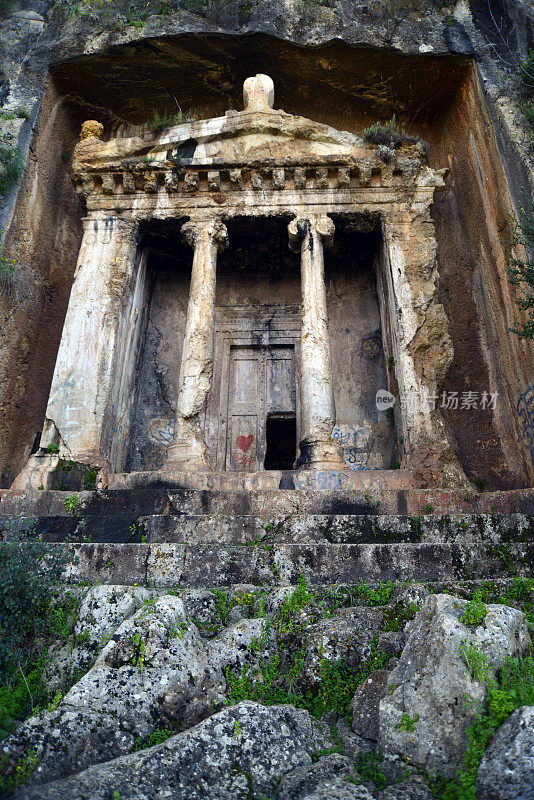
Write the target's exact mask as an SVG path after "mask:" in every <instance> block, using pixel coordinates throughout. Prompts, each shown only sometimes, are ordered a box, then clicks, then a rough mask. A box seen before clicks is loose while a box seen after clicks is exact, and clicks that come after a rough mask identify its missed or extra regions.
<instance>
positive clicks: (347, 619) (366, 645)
mask: <svg viewBox="0 0 534 800" xmlns="http://www.w3.org/2000/svg"><path fill="white" fill-rule="evenodd" d="M382 618H383V615H382V611H380V609H378V608H367V607H366V606H359V607H354V608H346V609H342V610H341V611H339V612H338V613H337V614H336V615H335V616H333V617H328V618H326V619H322V620H320V621H319V622H316V623H315V624H312V625H310V626H309V627H307V628H305V630H304V631H303V632H302V633H301V635H300V636H298V637H297V642H296V647H297V649H300V648H301V647H304V648H305V650H306V656H305V659H304V664H303V668H302V672H301V674H300V676H299V679H298V683H299V684H302V685H304V686H310V685H314V684H316V683H319V682H320V681H321V680H322V669H321V665H322V663H323V662H324V661H325V660H327V661H337V660H340V659H343V660H344V661H346V662H347V663H348V664H349V665H350V667H351V668H352V669H358V668H359V667H360V666H362V664H363V663H364V662H365V661H367V660H368V659H369V657H370V655H371V647H372V643H373V638H374V637H375V636H376V635H377V634H378V632H379V630H380V626H381V624H382Z"/></svg>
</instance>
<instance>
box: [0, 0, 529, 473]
mask: <svg viewBox="0 0 534 800" xmlns="http://www.w3.org/2000/svg"><path fill="white" fill-rule="evenodd" d="M166 8H167V11H168V12H169V13H165V14H162V13H153V14H151V15H150V14H149V12H150V11H151V10H153V11H154V12H157V11H158V10H160V11H161V9H160V5H159V4H157V3H154V5H153V7H152V6H150V4H149V6H148V10H147V7H146V6H143V9H141V7H139V9H137V7H135V4H129V3H126V2H122V3H121V2H116V3H111V2H110V3H107V2H106V3H101V4H96V3H88V4H85V3H80V4H78V5H75V4H73V3H63V2H59V3H56V4H55V5H52V4H51V3H48V2H45V1H44V0H35V1H34V2H32V1H31V0H23V1H22V2H16V3H14V4H13V5H12V6H11V9H10V13H9V16H8V17H7V19H5V20H4V21H3V22H2V23H1V24H0V42H1V47H2V49H1V53H0V78H1V80H2V88H1V90H0V96H1V102H2V103H3V109H4V111H6V110H7V111H12V112H14V113H13V114H5V115H4V116H6V117H9V116H13V117H14V118H13V119H7V118H6V119H3V120H0V127H1V130H2V132H3V134H4V135H5V136H6V137H7V140H8V141H9V143H10V144H11V145H12V146H15V145H17V144H18V146H19V147H20V149H21V151H22V154H23V155H24V158H25V162H26V169H25V173H24V176H23V178H22V180H21V181H20V182H19V183H18V184H17V185H15V186H14V187H13V189H12V190H11V191H10V192H8V193H6V194H5V195H4V196H2V197H0V200H1V201H2V202H1V204H0V229H1V230H2V231H3V235H4V237H5V241H6V247H7V251H6V252H9V253H10V254H12V256H13V258H15V260H17V262H18V263H22V264H25V265H27V266H28V268H29V269H30V270H33V273H34V274H35V275H37V276H40V279H41V280H42V281H43V282H44V289H43V291H41V292H38V293H35V292H34V293H29V294H28V293H26V295H23V296H22V297H21V299H20V300H19V301H18V302H17V303H15V304H14V303H13V301H12V299H10V298H9V297H6V296H5V293H0V309H1V317H0V354H1V355H0V365H1V366H0V409H1V412H2V420H1V422H0V474H1V476H2V478H1V485H8V484H9V483H10V482H11V480H12V478H13V477H14V475H15V474H16V473H17V472H18V471H19V469H20V468H21V467H22V465H23V464H24V462H25V460H26V459H27V457H28V455H29V453H30V452H31V449H32V446H33V444H34V441H35V437H36V435H37V434H38V433H39V431H41V430H42V424H43V419H44V411H45V408H46V402H47V398H48V393H49V388H50V382H51V378H52V372H53V369H54V363H55V359H56V354H57V349H58V346H59V340H60V337H61V330H62V325H63V320H64V315H65V312H66V307H67V303H68V297H69V292H70V286H71V282H72V275H73V271H74V266H75V263H76V256H77V252H78V249H79V246H80V241H81V231H82V223H81V219H82V217H83V214H84V208H83V207H82V204H81V203H80V201H79V200H78V198H77V196H76V194H75V192H74V189H73V187H72V182H71V176H70V167H69V162H70V158H71V154H72V151H73V149H74V145H75V143H76V140H77V136H78V133H79V129H80V125H81V122H82V121H83V120H85V119H88V118H95V119H98V120H99V121H100V122H102V124H103V125H104V138H105V137H107V136H109V135H111V134H112V133H114V134H116V133H117V132H121V133H123V134H125V133H135V132H138V131H139V130H142V128H140V127H139V126H143V125H146V124H147V123H148V122H150V121H151V120H152V119H153V115H154V111H155V110H157V111H158V112H159V113H173V112H175V111H176V106H177V105H178V106H179V107H180V110H181V111H182V112H183V114H184V116H188V115H191V116H194V117H195V118H197V119H205V118H208V117H212V116H216V115H220V114H224V112H225V110H227V109H229V108H241V99H240V91H241V85H242V80H243V78H245V77H246V76H247V75H249V74H253V73H255V72H266V73H268V74H270V75H271V76H272V77H273V78H274V80H275V84H276V87H277V98H276V107H281V108H284V109H286V110H287V111H290V112H291V113H294V114H301V115H303V116H306V117H307V118H310V119H314V120H317V121H318V122H324V123H327V124H329V125H331V126H333V127H335V128H337V129H339V130H348V131H351V132H357V131H359V130H361V129H362V128H363V127H365V126H366V125H369V124H371V123H372V122H375V121H377V120H385V119H388V118H389V117H391V116H392V114H396V115H397V117H398V118H399V119H400V120H401V121H402V122H403V123H404V124H405V125H407V126H408V128H409V130H410V132H413V133H417V134H419V135H422V136H423V137H424V138H425V139H427V140H428V141H429V142H430V144H431V147H432V152H431V166H433V167H435V168H440V167H447V168H448V169H449V170H450V174H449V179H448V181H447V187H446V189H445V191H444V192H443V193H442V194H441V196H440V198H439V199H437V200H436V203H435V206H434V210H433V216H434V223H435V225H436V233H437V239H438V268H439V276H440V292H441V295H442V298H441V301H442V303H443V305H444V306H445V310H446V312H447V314H448V317H449V319H450V320H451V328H450V334H451V338H452V343H453V346H454V359H453V361H452V364H451V366H450V368H449V371H448V373H447V377H446V379H445V388H447V389H450V390H452V391H462V390H465V389H469V388H472V386H473V385H476V388H477V389H478V390H479V391H483V390H487V391H489V390H490V387H491V386H493V387H494V390H496V391H498V393H499V395H500V398H501V402H500V403H499V405H498V407H497V409H496V410H495V411H488V412H487V413H486V414H483V415H480V417H479V418H478V420H477V425H476V426H475V427H474V426H473V425H472V424H471V423H470V421H469V419H468V418H467V417H466V415H465V414H464V415H461V414H455V412H454V410H452V411H451V412H450V413H449V414H448V418H447V422H448V423H449V425H450V426H451V429H452V431H453V433H454V435H455V437H456V441H457V443H458V446H459V450H460V456H461V459H462V463H463V465H464V468H465V469H466V472H467V474H468V475H469V477H471V478H474V477H481V478H483V479H485V480H486V485H487V487H488V488H491V487H502V488H508V487H512V486H524V485H528V484H529V483H530V482H531V480H532V465H531V463H530V457H529V454H528V450H527V449H526V448H525V443H524V441H523V440H522V437H521V430H520V421H519V420H518V418H517V413H516V404H517V399H518V397H519V396H520V395H521V393H522V392H523V391H524V390H525V388H526V386H528V384H529V383H530V382H531V376H532V367H533V359H532V353H531V350H530V348H529V347H527V346H526V345H518V343H517V341H516V340H514V339H513V337H511V336H510V334H509V327H510V326H511V325H512V324H513V321H514V318H515V315H516V309H515V304H514V297H513V294H512V290H511V289H510V287H509V285H508V282H507V280H506V271H505V259H504V252H503V246H502V244H501V242H500V236H501V234H502V230H503V227H504V225H505V223H506V219H507V213H508V212H509V211H512V210H513V208H514V204H517V202H518V200H519V199H520V197H521V194H522V192H523V191H524V190H525V188H526V187H528V186H529V184H531V182H532V172H531V166H532V159H531V155H530V154H529V151H528V146H527V145H528V142H527V133H526V131H525V128H524V127H522V125H523V123H522V119H521V114H520V112H519V110H518V108H517V106H516V105H514V100H513V97H514V91H515V90H514V88H513V85H512V84H513V81H512V82H511V83H510V82H509V83H508V84H506V83H503V81H502V79H501V75H502V69H503V66H504V64H505V62H506V63H507V62H508V61H509V60H510V57H512V59H515V60H516V61H517V60H521V58H523V57H524V55H525V53H526V50H527V48H528V45H529V42H531V41H532V26H533V22H532V18H533V15H532V12H531V11H529V8H528V7H527V5H526V4H525V3H524V2H519V0H518V2H510V3H508V4H506V6H503V7H502V9H501V11H500V14H501V16H495V15H494V18H493V19H492V17H491V15H490V14H489V13H488V7H487V4H486V3H485V2H477V1H476V0H473V2H472V3H471V5H470V6H468V4H467V3H466V2H464V1H463V0H461V2H458V3H456V4H451V5H447V6H445V7H442V8H441V9H440V8H438V7H437V6H436V5H434V3H433V2H430V0H427V2H423V1H422V0H421V2H417V0H415V1H414V2H409V1H406V2H404V1H403V2H400V3H388V2H376V3H372V4H367V3H361V2H346V0H327V2H325V3H315V2H295V3H293V2H281V0H275V2H264V1H263V0H260V1H259V2H254V3H240V2H211V3H207V4H205V5H204V4H201V3H199V4H196V3H193V2H191V3H189V2H185V3H183V4H182V7H181V8H177V9H175V8H174V6H173V4H172V3H169V4H167V6H166ZM510 30H512V32H513V35H512V36H510ZM502 35H504V36H505V38H506V41H507V42H511V45H512V48H511V50H507V51H504V50H503V48H502V42H501V38H502ZM18 109H23V110H24V116H21V115H20V114H19V113H18V111H17V110H18ZM26 116H27V117H28V118H26Z"/></svg>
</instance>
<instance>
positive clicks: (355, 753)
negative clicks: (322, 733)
mask: <svg viewBox="0 0 534 800" xmlns="http://www.w3.org/2000/svg"><path fill="white" fill-rule="evenodd" d="M336 733H337V741H338V742H339V744H340V745H341V752H342V753H343V755H344V756H348V757H349V758H350V759H351V760H352V761H356V759H358V758H360V756H362V755H365V753H369V752H371V749H372V747H371V743H370V742H367V741H366V740H365V739H363V738H362V737H361V736H358V735H357V734H356V733H353V731H351V729H350V728H349V726H348V725H347V723H346V722H345V720H343V719H342V720H339V722H338V723H337V724H336Z"/></svg>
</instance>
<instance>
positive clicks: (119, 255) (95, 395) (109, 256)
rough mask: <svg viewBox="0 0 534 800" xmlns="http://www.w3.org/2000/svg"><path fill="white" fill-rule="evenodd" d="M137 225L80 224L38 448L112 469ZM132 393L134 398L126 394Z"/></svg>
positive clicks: (115, 221) (112, 220)
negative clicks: (75, 261) (79, 239)
mask: <svg viewBox="0 0 534 800" xmlns="http://www.w3.org/2000/svg"><path fill="white" fill-rule="evenodd" d="M137 228H138V224H137V222H136V221H134V220H127V219H119V218H116V217H104V216H103V215H102V214H98V215H95V216H91V217H88V218H86V219H85V220H84V235H83V240H82V245H81V248H80V253H79V256H78V264H77V267H76V272H75V274H74V280H73V284H72V290H71V294H70V299H69V306H68V309H67V315H66V318H65V324H64V326H63V334H62V337H61V343H60V346H59V351H58V356H57V360H56V366H55V369H54V376H53V379H52V387H51V389H50V396H49V400H48V406H47V410H46V420H45V427H44V430H43V435H42V437H41V447H42V448H46V447H47V446H48V445H57V446H59V449H60V455H62V456H64V457H67V458H69V459H72V460H74V461H80V462H82V463H86V464H91V465H93V466H99V467H106V468H110V467H112V468H113V467H114V468H121V466H122V465H119V464H114V465H112V464H111V463H110V452H111V444H112V438H113V433H112V427H113V419H112V417H113V415H114V414H118V415H120V409H118V408H117V409H113V408H112V405H113V401H114V397H115V396H116V394H117V393H116V391H115V390H116V388H117V387H116V386H115V383H116V377H117V374H118V372H121V369H119V361H120V360H121V358H122V355H123V354H122V353H121V347H120V339H121V336H122V337H123V338H128V339H131V338H132V334H131V332H129V331H125V330H124V320H125V317H127V316H128V314H129V313H130V311H131V309H130V306H131V302H132V298H133V295H134V293H135V292H134V290H135V286H136V281H137V278H138V275H137V273H138V266H139V259H138V258H137ZM130 393H131V392H130Z"/></svg>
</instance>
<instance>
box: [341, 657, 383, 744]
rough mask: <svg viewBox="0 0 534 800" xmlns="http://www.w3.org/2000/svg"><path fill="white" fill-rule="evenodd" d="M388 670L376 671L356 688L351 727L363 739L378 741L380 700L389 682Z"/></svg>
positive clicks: (351, 706) (352, 703)
mask: <svg viewBox="0 0 534 800" xmlns="http://www.w3.org/2000/svg"><path fill="white" fill-rule="evenodd" d="M389 676H390V671H389V670H388V669H376V670H375V671H374V672H371V674H370V675H369V677H368V678H367V679H366V680H365V681H364V682H363V683H362V684H360V686H358V688H357V690H356V693H355V694H354V697H353V698H352V702H351V705H350V709H351V711H352V727H353V729H354V732H355V733H357V734H358V736H363V738H364V739H373V740H374V741H376V740H377V739H378V731H379V714H378V707H379V704H380V700H381V699H382V698H383V697H385V695H386V693H387V687H388V682H389Z"/></svg>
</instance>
